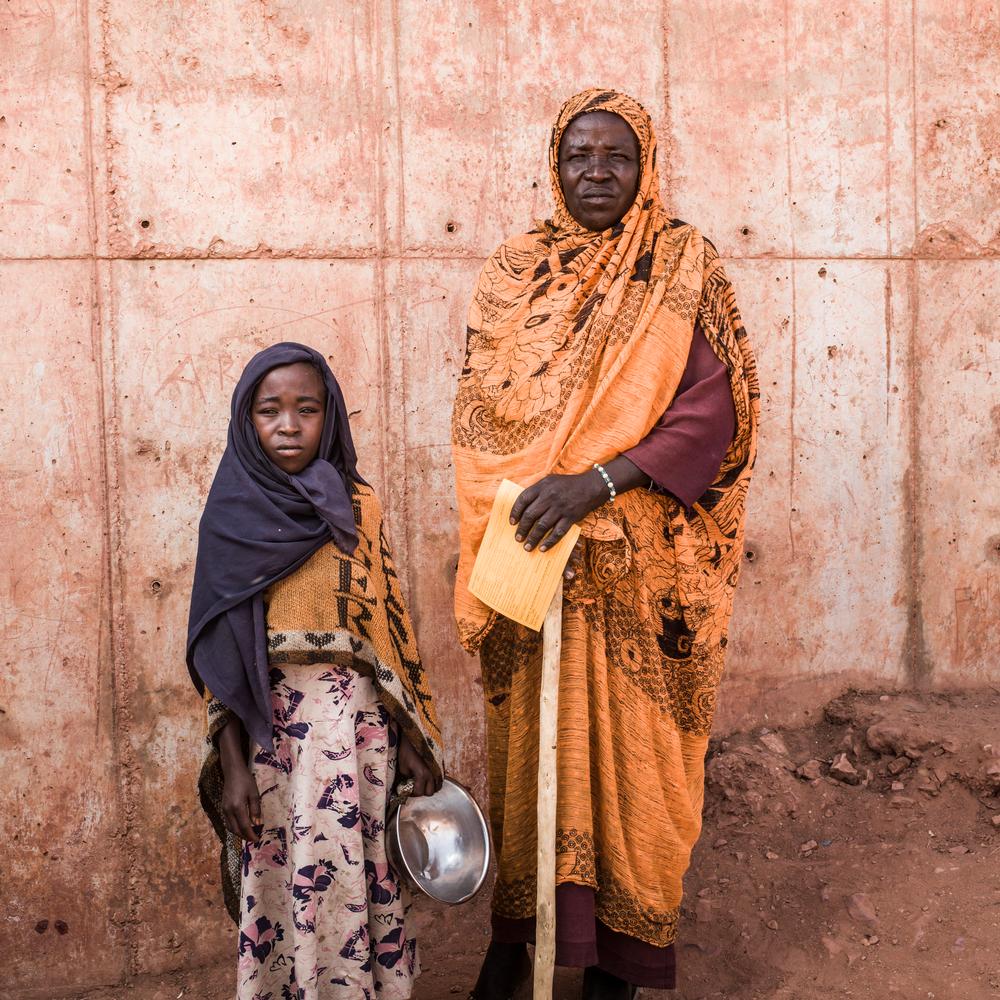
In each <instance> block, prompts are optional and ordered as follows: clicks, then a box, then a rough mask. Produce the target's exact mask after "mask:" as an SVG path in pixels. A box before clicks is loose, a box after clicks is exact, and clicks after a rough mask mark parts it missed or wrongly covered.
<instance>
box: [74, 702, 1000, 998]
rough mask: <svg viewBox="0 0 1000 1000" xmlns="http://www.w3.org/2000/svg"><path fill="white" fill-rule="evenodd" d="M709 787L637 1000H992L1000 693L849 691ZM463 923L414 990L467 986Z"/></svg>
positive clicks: (998, 990) (190, 975) (148, 989)
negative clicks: (701, 821)
mask: <svg viewBox="0 0 1000 1000" xmlns="http://www.w3.org/2000/svg"><path fill="white" fill-rule="evenodd" d="M705 791H706V798H705V827H704V833H703V836H702V838H701V841H700V843H699V846H698V849H697V851H696V853H695V857H694V861H693V864H692V868H691V872H690V874H689V877H688V880H687V886H686V893H687V895H686V901H685V906H684V913H685V922H684V924H683V927H682V932H681V938H680V940H679V942H678V966H679V974H680V982H679V989H678V990H677V991H676V992H674V993H659V992H657V991H652V990H646V991H643V993H642V994H641V996H642V997H643V998H644V1000H654V998H655V1000H668V998H670V1000H722V998H726V1000H820V998H823V1000H827V998H839V997H855V998H862V1000H868V998H878V1000H891V998H895V997H898V998H900V1000H946V998H947V1000H988V998H1000V692H987V693H982V692H980V693H977V694H955V695H943V694H898V693H897V694H880V693H878V692H874V693H872V692H869V693H859V692H849V693H847V694H845V695H843V696H842V697H840V698H837V699H836V700H835V701H833V702H831V703H830V704H829V705H827V706H826V708H825V710H824V712H823V718H822V719H821V720H820V721H819V722H817V723H816V724H814V725H811V726H808V727H805V728H798V729H787V730H777V729H776V730H764V729H761V730H757V731H754V732H752V733H745V734H737V735H735V736H731V737H728V738H726V739H723V740H719V741H716V742H714V743H713V745H712V748H711V751H710V754H709V758H708V761H707V764H706V789H705ZM469 917H470V920H469V925H468V934H467V935H466V936H465V937H464V939H463V940H462V941H461V942H455V946H454V947H453V948H452V947H450V944H451V943H449V947H448V948H447V949H441V948H437V949H435V951H436V952H437V954H439V955H440V954H441V953H442V951H444V952H445V953H448V954H450V955H451V958H450V959H449V960H447V961H445V962H441V961H438V962H436V963H435V964H434V965H433V966H432V967H430V968H427V970H426V972H425V975H424V977H423V978H422V979H421V983H420V990H419V993H418V996H419V998H420V1000H451V998H452V997H455V996H460V997H463V998H464V997H465V996H467V992H468V989H469V986H470V985H471V983H472V981H473V979H474V978H475V973H476V969H477V965H478V955H479V953H480V952H481V949H482V947H483V946H484V944H485V926H484V925H485V909H484V908H483V907H482V906H478V907H476V908H475V909H473V910H470V911H469ZM420 923H421V924H422V925H423V926H422V928H421V930H422V932H423V935H424V940H425V941H426V940H428V938H427V935H428V934H431V935H433V925H434V920H433V914H432V913H425V914H423V915H422V917H421V920H420ZM230 982H231V971H230V964H229V962H228V960H226V961H222V962H220V963H219V964H218V965H217V966H213V967H212V968H207V969H195V970H187V971H185V972H182V973H175V974H172V975H170V976H167V977H159V978H155V979H143V980H141V981H139V982H137V983H135V984H134V985H133V986H132V987H129V988H116V989H111V990H101V991H98V992H93V993H89V994H87V1000H182V998H189V1000H194V998H197V1000H223V998H229V997H230V996H231V992H230V987H229V983H230ZM556 996H557V998H558V1000H570V998H573V1000H575V998H576V997H578V996H579V977H578V975H577V974H574V973H572V972H570V971H564V972H561V973H560V974H559V976H558V980H557V987H556Z"/></svg>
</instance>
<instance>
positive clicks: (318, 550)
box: [187, 343, 443, 1000]
mask: <svg viewBox="0 0 1000 1000" xmlns="http://www.w3.org/2000/svg"><path fill="white" fill-rule="evenodd" d="M187 650H188V652H187V660H188V668H189V670H190V672H191V677H192V679H193V681H194V683H195V685H196V687H197V688H198V689H199V691H200V692H202V693H203V694H204V697H205V699H206V700H207V702H208V743H207V756H206V759H205V762H204V765H203V767H202V771H201V777H200V780H199V788H200V792H201V801H202V805H203V806H204V808H205V811H206V812H207V813H208V815H209V817H210V818H211V820H212V823H213V825H214V827H215V830H216V833H218V835H219V837H220V839H221V840H222V876H223V888H224V895H225V898H226V905H227V908H228V909H229V913H230V915H231V916H232V917H233V919H234V920H235V921H236V923H237V925H238V926H239V958H238V977H237V997H238V1000H357V998H361V997H364V998H366V1000H372V998H373V997H374V996H375V995H376V993H377V994H378V996H379V997H382V998H405V997H409V996H410V994H411V991H412V987H413V980H414V979H415V978H416V976H417V975H418V973H419V965H418V960H417V952H416V942H415V941H414V940H413V939H412V938H411V937H409V936H408V935H407V934H406V928H405V916H406V911H407V909H408V901H407V898H406V894H405V890H404V889H403V887H402V886H401V884H400V881H399V879H398V877H397V875H396V872H395V871H394V870H393V868H392V867H391V865H390V864H389V862H388V860H387V858H386V853H385V841H384V832H385V817H386V806H387V802H388V799H389V796H390V793H391V791H392V787H393V782H394V780H395V776H396V774H397V773H399V774H402V775H405V776H408V777H411V778H412V779H413V782H414V794H418V795H419V794H430V793H432V792H433V791H435V790H436V789H437V788H438V787H440V783H441V780H442V774H443V770H442V758H441V747H440V730H439V727H438V723H437V719H436V716H435V712H434V706H433V703H432V700H431V695H430V692H429V690H428V689H427V687H426V681H425V677H424V673H423V670H422V668H421V665H420V659H419V656H418V653H417V647H416V643H415V641H414V637H413V630H412V627H411V625H410V619H409V615H408V613H407V610H406V606H405V604H404V602H403V597H402V594H401V592H400V587H399V580H398V578H397V576H396V572H395V569H394V568H393V563H392V557H391V555H390V552H389V547H388V544H387V542H386V538H385V534H384V532H383V529H382V514H381V510H380V508H379V503H378V500H377V498H376V496H375V493H374V492H373V490H372V489H371V487H370V486H368V485H367V484H366V483H365V482H364V480H362V479H361V477H360V476H359V475H358V471H357V458H356V455H355V451H354V445H353V443H352V440H351V430H350V426H349V424H348V419H347V410H346V407H345V406H344V399H343V396H342V394H341V391H340V386H339V385H338V384H337V380H336V379H335V378H334V376H333V373H332V372H331V371H330V368H329V366H328V365H327V363H326V361H325V360H324V358H323V356H322V355H321V354H319V353H318V352H317V351H314V350H312V349H311V348H309V347H304V346H302V345H301V344H291V343H286V344H277V345H275V346H274V347H269V348H267V349H266V350H264V351H261V352H260V353H259V354H258V355H256V357H254V358H253V359H252V360H251V361H250V363H249V364H248V365H247V367H246V370H245V371H244V372H243V375H242V377H241V378H240V381H239V383H238V384H237V386H236V390H235V392H234V393H233V401H232V410H231V416H230V424H229V437H228V443H227V446H226V451H225V453H224V454H223V456H222V461H221V462H220V463H219V469H218V472H217V473H216V476H215V481H214V482H213V484H212V489H211V491H210V492H209V495H208V502H207V503H206V505H205V512H204V514H203V515H202V519H201V525H200V528H199V535H198V559H197V563H196V566H195V576H194V588H193V591H192V595H191V617H190V623H189V629H188V646H187ZM248 760H249V765H248V763H247V761H248Z"/></svg>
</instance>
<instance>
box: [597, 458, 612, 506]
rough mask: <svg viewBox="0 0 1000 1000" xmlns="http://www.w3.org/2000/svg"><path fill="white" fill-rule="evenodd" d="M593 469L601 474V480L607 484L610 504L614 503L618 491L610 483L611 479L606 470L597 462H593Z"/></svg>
mask: <svg viewBox="0 0 1000 1000" xmlns="http://www.w3.org/2000/svg"><path fill="white" fill-rule="evenodd" d="M594 468H595V469H597V471H598V472H599V473H600V474H601V478H602V479H603V480H604V482H605V483H606V484H607V487H608V492H609V493H610V494H611V502H612V503H614V502H615V497H616V496H618V490H616V489H615V484H614V483H613V482H612V481H611V477H610V476H609V475H608V473H607V470H606V469H605V468H604V466H603V465H601V464H600V463H598V462H594Z"/></svg>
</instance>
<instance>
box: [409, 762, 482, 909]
mask: <svg viewBox="0 0 1000 1000" xmlns="http://www.w3.org/2000/svg"><path fill="white" fill-rule="evenodd" d="M445 784H447V785H454V786H455V787H456V788H457V789H459V791H461V792H464V793H465V796H466V799H467V800H468V801H469V802H470V803H472V807H473V809H474V810H475V814H476V816H477V817H478V818H479V827H480V829H481V830H482V834H483V841H484V843H485V844H486V850H485V851H484V852H483V869H482V871H481V872H480V873H479V877H478V878H477V879H476V884H475V885H474V886H473V888H472V889H471V890H470V891H469V892H468V893H466V894H465V895H464V896H463V897H462V898H461V899H444V898H442V897H441V896H438V895H436V894H435V893H433V892H431V891H430V889H429V888H427V886H425V885H423V884H422V883H421V882H420V880H419V879H418V878H417V877H416V876H415V875H414V874H413V872H412V871H411V870H410V866H409V864H408V863H407V861H406V857H405V855H404V853H403V847H402V843H401V841H400V839H399V814H400V813H401V812H402V811H403V806H404V805H406V803H407V802H408V801H409V800H408V799H404V800H403V801H402V802H401V803H400V804H399V807H398V808H397V809H395V810H394V811H393V814H392V818H391V820H390V823H391V825H392V845H393V848H394V850H393V854H394V855H395V856H396V858H395V860H396V861H397V862H398V864H399V865H400V867H401V868H402V869H403V874H405V875H406V879H407V881H408V882H409V883H410V884H411V885H413V886H415V887H416V889H417V890H418V891H419V892H422V893H423V894H424V895H425V896H428V897H429V898H431V899H433V900H436V901H437V902H439V903H447V904H449V905H450V906H459V905H460V904H462V903H467V902H468V901H469V900H470V899H472V897H473V896H475V894H476V893H477V892H479V890H480V889H482V887H483V883H484V882H485V881H486V876H487V875H488V874H489V871H490V860H491V857H492V854H493V844H492V842H491V840H490V828H489V825H488V824H487V822H486V817H485V816H484V815H483V810H482V809H480V808H479V803H478V802H477V801H476V798H475V796H474V795H473V794H472V792H470V791H469V789H468V788H466V787H465V785H463V784H462V783H461V782H460V781H456V780H455V779H454V778H447V777H446V778H445V779H444V784H443V785H442V786H441V787H442V788H443V787H444V785H445Z"/></svg>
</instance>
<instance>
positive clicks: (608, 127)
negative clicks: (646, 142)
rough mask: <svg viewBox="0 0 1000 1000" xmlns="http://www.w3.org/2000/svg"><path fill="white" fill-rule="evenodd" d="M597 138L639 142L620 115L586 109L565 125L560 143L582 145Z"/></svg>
mask: <svg viewBox="0 0 1000 1000" xmlns="http://www.w3.org/2000/svg"><path fill="white" fill-rule="evenodd" d="M597 138H600V139H603V140H604V141H606V142H612V143H617V144H627V143H630V142H634V143H635V144H636V146H638V144H639V140H638V138H637V137H636V134H635V132H633V131H632V127H631V126H630V125H629V123H628V122H627V121H625V119H624V118H622V117H621V115H616V114H615V113H614V112H613V111H587V112H584V113H583V114H582V115H578V116H577V117H576V118H574V119H573V120H572V121H571V122H570V123H569V124H568V125H567V126H566V129H565V131H564V132H563V134H562V140H561V142H560V145H563V144H571V145H582V144H585V143H588V142H592V141H594V140H595V139H597Z"/></svg>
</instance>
